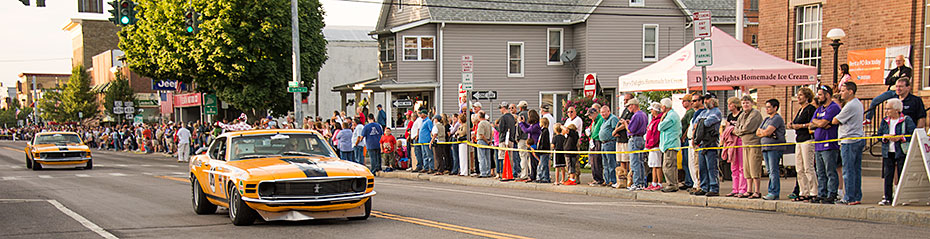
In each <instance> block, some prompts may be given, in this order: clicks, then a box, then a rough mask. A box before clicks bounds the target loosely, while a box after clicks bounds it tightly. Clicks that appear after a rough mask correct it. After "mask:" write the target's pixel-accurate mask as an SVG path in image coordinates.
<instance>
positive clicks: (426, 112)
mask: <svg viewBox="0 0 930 239" xmlns="http://www.w3.org/2000/svg"><path fill="white" fill-rule="evenodd" d="M420 114H424V115H425V114H429V112H428V111H426V110H420Z"/></svg>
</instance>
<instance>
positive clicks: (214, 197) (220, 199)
mask: <svg viewBox="0 0 930 239" xmlns="http://www.w3.org/2000/svg"><path fill="white" fill-rule="evenodd" d="M204 194H205V195H207V197H208V198H212V199H213V200H217V201H220V202H223V201H226V199H225V198H221V197H219V196H213V195H210V194H209V193H204Z"/></svg>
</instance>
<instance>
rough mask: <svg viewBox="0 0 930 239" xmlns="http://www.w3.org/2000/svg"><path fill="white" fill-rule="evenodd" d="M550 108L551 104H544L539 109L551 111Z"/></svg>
mask: <svg viewBox="0 0 930 239" xmlns="http://www.w3.org/2000/svg"><path fill="white" fill-rule="evenodd" d="M549 107H551V106H550V105H549V104H544V105H543V106H542V107H539V108H541V109H544V110H546V111H549Z"/></svg>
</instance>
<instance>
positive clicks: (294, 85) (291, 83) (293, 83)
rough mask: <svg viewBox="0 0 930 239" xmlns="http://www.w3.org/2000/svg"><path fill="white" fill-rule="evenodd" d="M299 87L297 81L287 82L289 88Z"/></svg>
mask: <svg viewBox="0 0 930 239" xmlns="http://www.w3.org/2000/svg"><path fill="white" fill-rule="evenodd" d="M298 85H299V84H298V83H297V82H296V81H288V82H287V87H298Z"/></svg>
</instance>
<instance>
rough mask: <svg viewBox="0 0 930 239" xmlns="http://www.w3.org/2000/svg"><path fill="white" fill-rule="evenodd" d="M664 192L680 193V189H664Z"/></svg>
mask: <svg viewBox="0 0 930 239" xmlns="http://www.w3.org/2000/svg"><path fill="white" fill-rule="evenodd" d="M662 192H663V193H673V192H678V189H675V188H663V189H662Z"/></svg>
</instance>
